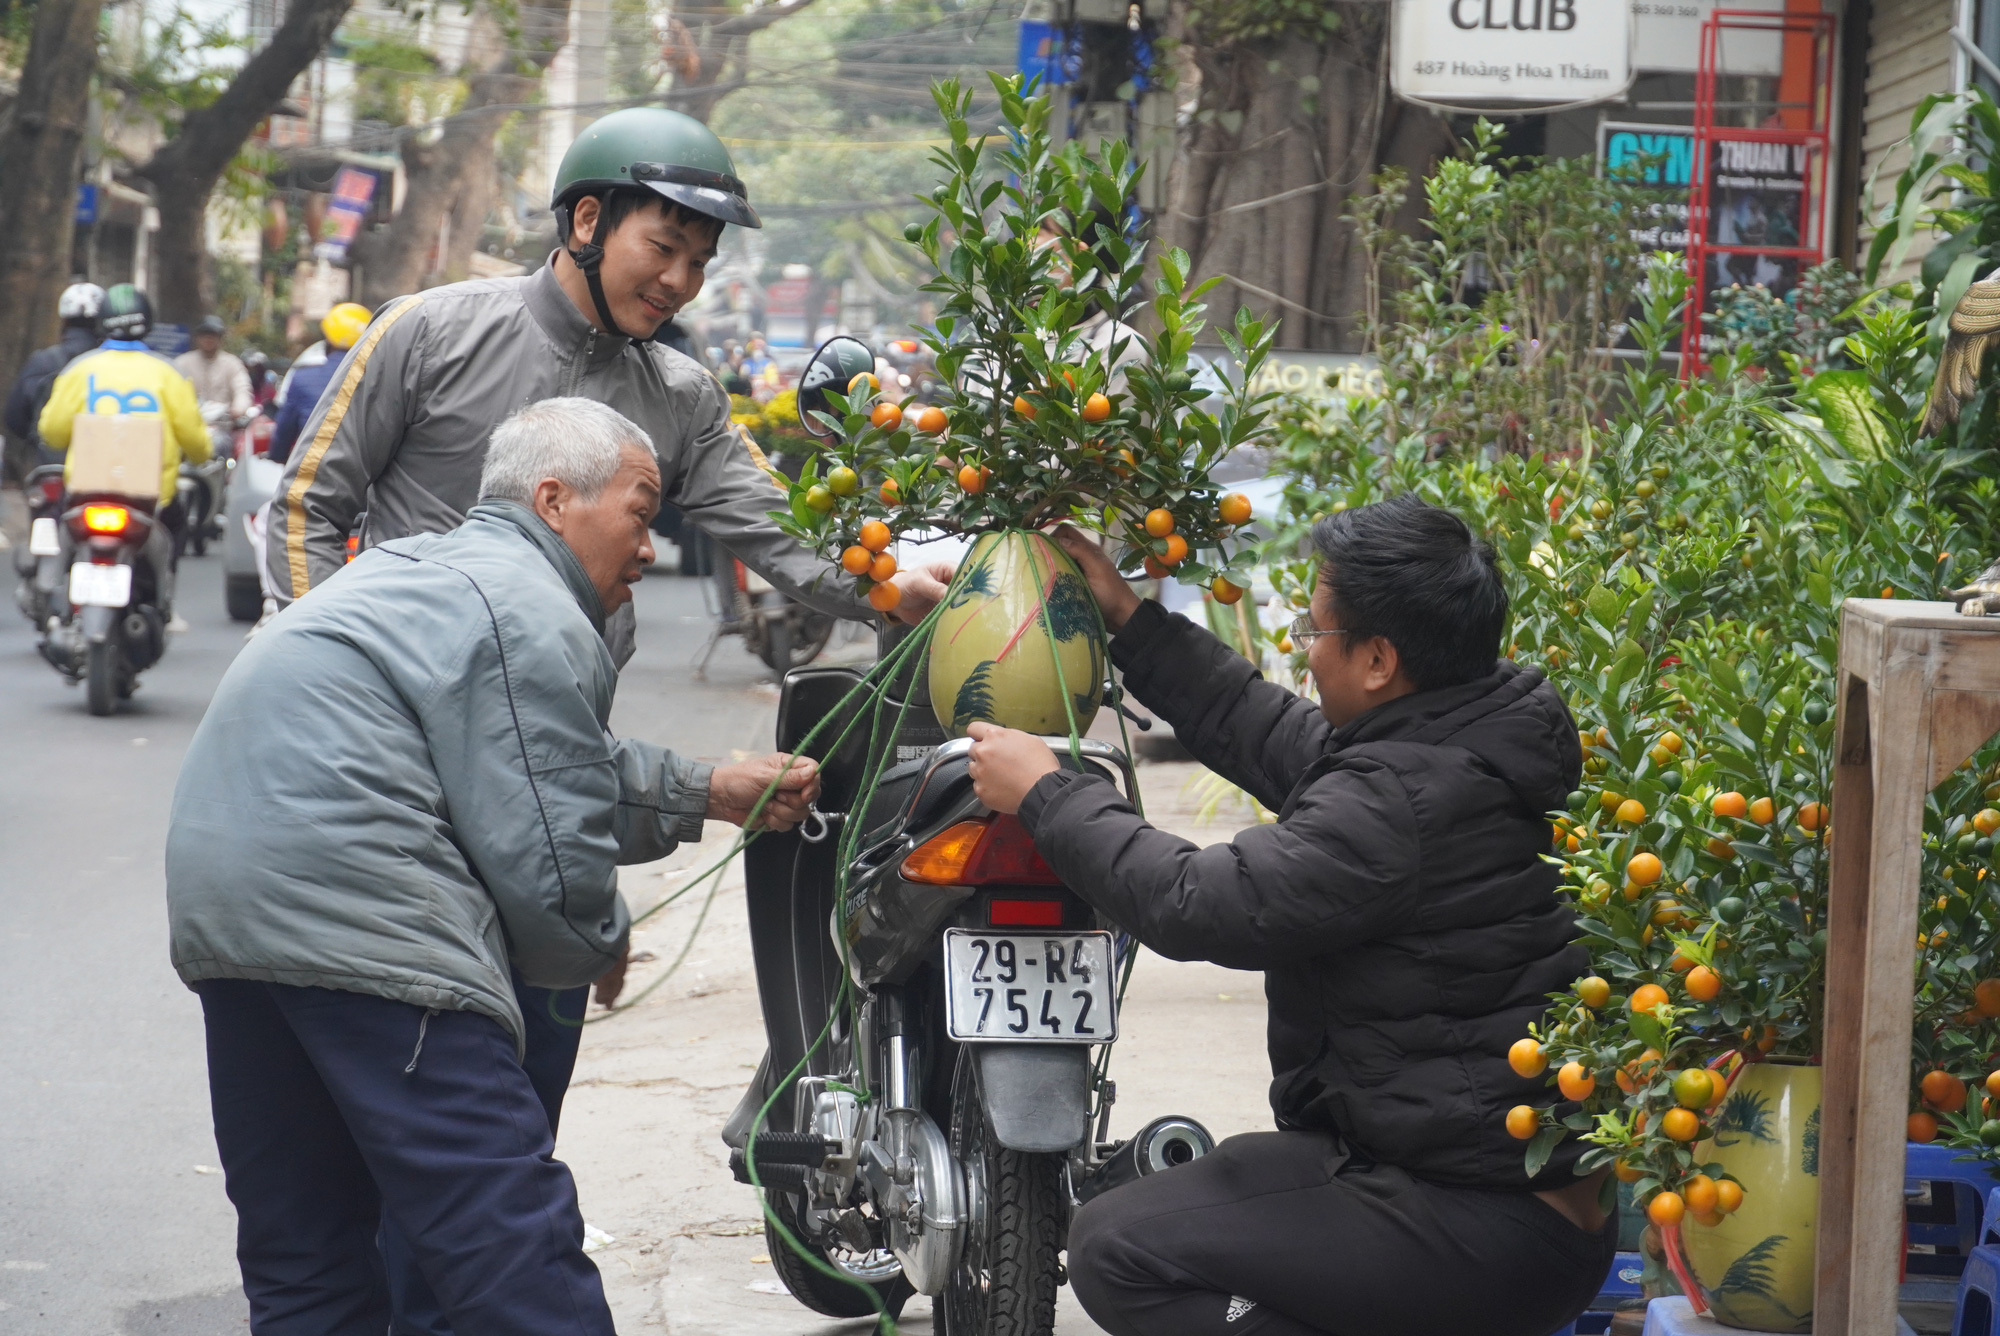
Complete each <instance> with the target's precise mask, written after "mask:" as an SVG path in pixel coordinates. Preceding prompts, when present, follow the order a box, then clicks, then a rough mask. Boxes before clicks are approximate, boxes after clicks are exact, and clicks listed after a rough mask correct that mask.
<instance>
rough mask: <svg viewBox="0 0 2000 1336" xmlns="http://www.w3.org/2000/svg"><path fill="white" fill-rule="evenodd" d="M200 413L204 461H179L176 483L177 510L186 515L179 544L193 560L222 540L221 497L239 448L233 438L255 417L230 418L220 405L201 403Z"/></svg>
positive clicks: (238, 444)
mask: <svg viewBox="0 0 2000 1336" xmlns="http://www.w3.org/2000/svg"><path fill="white" fill-rule="evenodd" d="M201 409H202V420H203V421H204V422H206V423H207V424H208V434H209V441H210V448H209V454H208V458H207V459H206V460H204V461H203V462H201V463H199V464H191V463H188V462H187V461H185V460H183V461H182V462H181V468H180V477H179V480H178V482H177V483H176V489H177V494H178V496H179V498H180V503H181V509H182V511H183V512H184V513H185V514H186V515H187V527H186V529H185V530H184V532H183V534H182V538H181V542H182V544H183V545H184V547H185V548H186V550H188V551H190V552H192V553H194V555H195V556H197V557H200V556H206V555H207V554H208V543H209V540H210V539H211V538H220V537H222V509H223V493H224V492H225V491H226V490H227V488H228V485H229V473H230V470H231V469H232V468H234V467H235V465H236V456H237V453H238V450H239V448H240V443H239V441H238V440H237V436H238V434H239V433H240V432H241V431H242V430H243V429H244V428H245V427H246V426H248V425H249V424H250V422H251V421H252V420H253V419H254V418H255V417H256V414H255V413H252V414H248V415H246V416H244V417H241V418H233V417H230V416H229V410H228V409H227V408H225V407H223V406H222V405H221V404H211V403H204V404H203V405H202V406H201Z"/></svg>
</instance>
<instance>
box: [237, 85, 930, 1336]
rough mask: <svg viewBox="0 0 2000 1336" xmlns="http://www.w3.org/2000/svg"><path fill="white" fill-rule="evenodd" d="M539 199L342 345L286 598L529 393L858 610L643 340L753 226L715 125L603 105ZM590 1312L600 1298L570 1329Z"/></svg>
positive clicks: (915, 583)
mask: <svg viewBox="0 0 2000 1336" xmlns="http://www.w3.org/2000/svg"><path fill="white" fill-rule="evenodd" d="M551 203H552V207H553V208H554V210H555V215H556V227H557V236H558V238H559V240H560V243H561V244H560V247H559V249H557V250H556V251H555V252H554V253H553V254H552V255H551V256H550V257H549V261H548V263H546V264H544V265H543V266H542V267H541V268H540V269H539V270H538V271H537V272H536V273H534V274H531V275H528V276H526V277H521V278H501V279H485V280H478V281H474V282H469V283H455V284H452V285H450V286H447V287H441V288H433V289H431V290H429V291H427V292H421V293H416V294H413V295H411V296H407V297H400V298H397V299H396V300H394V301H392V302H389V303H388V304H386V305H385V306H383V307H382V308H381V310H380V311H379V312H378V313H377V314H376V316H375V319H374V321H373V323H372V324H370V325H369V327H368V329H367V332H366V333H364V334H363V335H362V336H361V337H360V338H359V339H358V340H356V342H355V344H354V346H353V347H352V348H351V349H349V350H348V352H347V353H346V355H345V357H344V359H343V361H342V364H341V366H340V368H339V370H338V371H337V372H336V373H335V374H334V376H333V378H332V380H331V381H329V382H328V384H327V387H326V389H325V391H324V392H323V393H322V395H321V397H320V401H319V405H318V407H316V408H315V409H314V410H313V411H312V414H311V416H310V417H309V418H308V419H307V421H306V425H305V428H304V430H303V431H302V432H301V433H300V435H299V440H298V444H297V445H296V446H294V447H293V450H292V454H291V457H290V459H289V460H287V461H286V466H285V474H284V477H283V481H282V483H281V484H280V487H279V490H278V494H277V497H276V498H275V500H274V502H273V504H272V506H271V512H270V520H269V526H268V529H267V539H266V553H267V556H266V560H267V561H268V562H269V567H270V575H271V584H272V585H273V587H275V589H276V590H277V591H278V593H279V594H280V596H281V597H280V602H281V603H289V602H291V601H292V600H294V599H298V598H303V597H304V596H305V595H306V594H307V593H308V592H309V591H310V590H311V589H312V588H313V587H314V586H316V585H318V584H320V583H322V582H324V581H326V580H328V579H330V578H332V577H333V576H335V575H336V574H338V573H339V572H340V571H341V569H342V568H343V567H344V566H345V564H346V562H347V559H348V550H347V539H348V535H349V534H350V533H351V532H352V531H353V530H354V528H355V526H356V525H357V524H360V526H361V533H360V545H361V546H362V547H372V546H374V545H375V544H377V543H381V542H385V541H387V540H390V539H394V538H402V537H405V536H408V535H411V534H418V533H445V532H449V531H450V530H452V529H455V528H457V527H458V526H459V524H461V523H462V522H463V521H464V519H465V517H466V512H467V511H469V510H471V509H472V507H473V505H474V503H475V502H476V501H477V500H478V492H479V477H480V470H481V466H482V464H483V463H484V460H485V457H486V451H487V444H488V441H489V438H490V437H491V436H492V433H493V429H494V428H495V427H497V426H498V425H499V424H500V423H501V422H503V421H504V420H506V419H507V418H508V417H509V416H511V415H512V414H514V413H515V412H517V411H518V410H519V409H521V408H523V407H525V406H526V405H528V404H531V403H537V402H540V401H542V400H544V399H553V398H558V397H580V398H586V399H594V400H596V401H598V402H599V403H603V404H606V405H608V406H609V407H611V408H614V409H616V410H617V411H618V412H619V413H621V414H623V415H624V416H625V417H626V418H628V419H630V420H631V421H632V422H634V423H637V424H638V425H639V426H640V427H641V428H643V429H644V431H645V432H646V434H647V435H648V436H650V437H651V438H652V441H653V444H654V447H655V449H656V452H657V456H658V463H659V472H660V490H661V496H662V499H663V500H665V501H669V502H672V503H673V504H674V505H676V506H678V507H679V508H680V509H681V510H682V511H683V512H684V513H685V514H686V515H687V517H688V518H689V519H690V520H692V521H693V522H694V523H695V524H696V525H698V526H700V527H701V528H702V529H703V530H705V531H706V532H707V533H708V534H709V535H710V536H712V537H713V538H715V539H716V540H718V541H719V542H720V543H721V544H722V545H723V546H724V547H725V548H727V549H729V550H730V551H731V552H733V553H734V554H735V555H736V556H737V557H739V558H741V559H742V561H743V562H744V563H745V564H746V565H748V566H750V567H752V568H753V569H755V570H757V571H758V572H759V573H760V574H762V575H763V576H764V577H765V578H766V579H768V580H770V582H771V583H772V584H773V585H774V586H776V587H777V588H779V589H781V590H783V591H784V592H785V593H787V594H789V595H790V596H792V597H793V598H796V599H799V600H800V601H802V602H805V603H807V604H809V605H810V606H812V607H815V608H817V609H819V610H821V611H823V612H827V613H831V614H833V615H835V616H841V617H849V618H855V619H866V618H872V617H873V616H874V613H873V612H872V611H871V610H870V609H869V608H868V607H867V605H866V604H865V603H864V602H862V601H861V600H860V599H859V598H857V597H856V596H855V594H854V593H853V592H852V591H853V582H852V581H851V580H849V579H846V578H844V577H842V576H841V575H840V573H839V572H838V571H837V570H836V569H835V568H833V567H830V566H828V565H826V564H824V563H822V562H821V561H820V560H819V559H818V558H817V557H815V556H814V555H813V554H811V553H810V552H808V551H807V550H806V549H805V548H803V547H801V546H800V545H799V544H798V543H797V542H795V541H794V540H792V539H790V538H788V537H786V536H785V535H784V534H783V533H782V532H781V531H780V530H779V529H778V528H777V526H776V525H775V524H773V523H772V521H771V519H770V516H769V512H770V511H771V510H773V509H776V508H778V507H780V506H782V504H783V498H784V492H783V491H782V490H780V489H779V487H778V486H777V485H776V484H775V483H774V482H773V480H772V478H771V476H770V475H769V473H768V472H767V471H766V469H765V466H764V460H763V458H762V456H761V455H760V454H759V452H758V451H757V447H756V445H755V444H754V443H753V442H752V441H750V439H749V438H748V437H747V436H745V435H743V434H742V433H739V432H737V431H736V430H735V429H734V428H733V426H732V425H731V423H730V421H729V397H728V395H727V394H726V393H725V392H724V391H723V389H722V387H721V385H719V384H718V383H717V382H716V380H715V378H714V377H713V376H711V375H709V374H708V372H707V371H706V370H705V369H704V368H703V367H702V366H701V365H700V364H699V363H697V362H695V361H693V360H691V359H689V358H687V357H685V356H683V355H682V354H680V353H677V352H674V351H672V350H670V349H668V348H666V347H664V346H661V345H659V344H656V343H654V342H652V341H651V340H652V337H653V335H654V333H655V332H656V331H657V330H659V329H660V328H661V326H663V325H665V324H666V323H667V322H668V321H670V320H671V319H672V318H673V317H674V315H675V314H676V313H677V312H678V311H679V310H680V309H681V308H682V307H683V306H684V305H686V304H687V303H688V302H690V301H692V300H693V299H694V297H695V296H696V294H698V293H699V292H700V291H701V287H702V280H703V273H704V269H705V267H706V265H707V264H708V262H709V260H710V259H711V258H712V257H713V256H714V254H715V249H716V244H717V242H718V241H719V239H720V238H721V235H722V229H723V228H724V227H725V226H726V225H728V224H731V223H734V224H736V225H738V226H742V227H758V226H760V225H761V224H760V222H759V220H758V217H757V213H756V211H755V210H754V209H752V208H751V207H750V201H749V193H748V191H747V190H746V189H745V187H744V185H743V183H742V182H741V181H740V180H738V179H737V177H736V174H735V167H734V164H732V163H731V161H730V158H729V152H728V150H727V149H725V148H724V147H723V145H722V142H721V141H720V140H718V139H717V138H716V137H715V135H714V134H713V133H711V132H710V131H709V129H708V127H707V126H705V125H703V124H701V123H700V122H699V121H696V120H694V119H693V118H692V117H689V116H685V115H682V114H681V113H679V112H674V111H666V110H662V109H660V108H655V107H634V108H630V109H627V110H624V111H617V112H613V113H612V114H610V115H608V116H605V117H603V118H602V119H600V120H598V121H597V122H596V123H594V124H593V125H591V126H590V127H589V128H588V129H587V130H585V131H584V133H583V134H582V136H581V137H579V138H578V139H577V141H576V142H575V143H574V144H572V145H571V146H570V149H569V152H568V153H566V154H565V155H564V157H563V161H562V165H561V167H560V169H559V170H558V171H557V174H556V181H555V187H554V198H553V200H552V201H551ZM364 515H365V517H366V518H365V521H364V520H363V516H364ZM937 575H938V572H935V571H932V572H924V571H910V572H907V573H906V575H905V576H904V577H903V578H901V579H899V581H898V583H899V584H900V585H901V586H902V589H903V599H902V602H901V604H900V605H899V607H898V608H897V610H896V615H897V616H898V617H899V618H902V619H905V620H917V619H919V618H921V617H922V615H923V614H924V613H925V612H927V611H928V610H929V609H930V607H931V606H932V605H933V604H935V603H936V601H937V599H938V598H939V597H940V596H941V595H942V594H943V592H944V585H943V583H942V582H941V581H940V580H938V578H937ZM632 627H633V623H632V620H631V615H630V606H629V605H627V607H626V608H624V609H621V610H620V614H618V615H614V616H613V617H612V618H611V619H610V622H609V624H608V625H607V627H606V629H605V639H606V641H607V642H609V645H610V648H611V651H612V654H613V657H614V659H615V660H616V662H617V663H618V664H620V665H621V666H622V665H623V663H624V662H625V660H626V659H627V658H629V657H630V655H631V652H632V644H633V639H632V637H633V629H632ZM299 705H300V708H301V709H311V708H312V702H311V701H301V702H300V703H299ZM698 782H699V783H700V784H703V785H705V784H706V783H707V780H706V779H705V778H703V779H701V780H699V781H698ZM712 796H713V795H709V794H705V793H701V792H693V791H689V792H684V793H683V792H674V793H666V794H655V795H650V796H649V797H648V799H647V801H649V802H656V803H659V804H662V805H663V810H673V811H684V812H700V811H703V810H704V809H705V808H706V807H708V806H709V805H710V800H711V798H712ZM622 978H623V968H622V966H621V967H619V968H618V969H616V970H614V971H613V972H612V973H611V974H609V975H607V976H606V977H605V978H604V979H603V980H600V981H599V984H598V999H599V1001H600V1002H605V1003H608V1002H609V1001H610V1000H611V999H612V998H615V997H616V995H617V991H618V988H619V986H620V984H621V983H622ZM514 984H515V992H516V994H517V998H518V1000H519V1002H520V1007H521V1012H522V1015H523V1016H524V1017H525V1018H526V1024H527V1033H526V1037H525V1040H524V1043H523V1050H522V1055H521V1063H522V1066H523V1067H524V1068H525V1069H526V1072H527V1074H528V1077H529V1079H530V1081H532V1082H533V1084H534V1087H535V1090H536V1093H537V1094H538V1095H539V1096H540V1097H541V1100H542V1104H543V1107H544V1110H545V1112H546V1113H547V1115H548V1120H549V1126H550V1130H551V1131H553V1130H554V1127H555V1123H556V1120H557V1115H558V1113H559V1112H560V1109H561V1105H562V1097H563V1094H564V1091H565V1089H566V1088H567V1086H568V1084H569V1077H570V1071H571V1069H572V1067H573V1065H574V1063H575V1059H576V1049H577V1038H578V1034H579V1030H578V1028H577V1026H578V1023H579V1022H580V1020H581V1018H582V1015H583V1011H584V1006H585V1001H586V999H585V997H584V992H585V990H584V989H581V988H577V989H569V990H563V991H554V990H549V989H542V988H536V987H532V986H530V985H529V984H528V983H527V982H526V981H525V980H523V979H521V978H520V977H519V976H518V975H517V976H516V978H515V980H514ZM382 1241H383V1252H384V1260H385V1262H386V1263H387V1266H388V1279H389V1288H390V1291H391V1296H392V1302H393V1306H394V1309H395V1317H394V1321H393V1322H392V1324H391V1328H390V1330H391V1332H392V1333H393V1334H394V1336H432V1334H433V1333H444V1332H449V1331H450V1330H451V1328H450V1326H449V1324H448V1321H447V1318H446V1315H445V1314H444V1313H443V1312H442V1310H441V1309H440V1307H439V1305H438V1304H437V1303H436V1301H435V1300H434V1299H433V1297H432V1295H431V1292H430V1286H429V1285H428V1284H427V1282H426V1281H425V1278H424V1276H423V1275H422V1273H421V1271H420V1270H419V1269H418V1267H417V1266H416V1264H415V1262H414V1260H413V1255H412V1252H411V1250H410V1248H409V1246H408V1244H407V1242H406V1241H404V1240H403V1239H401V1238H400V1237H399V1236H398V1235H397V1234H396V1232H395V1230H394V1229H393V1227H392V1226H390V1225H389V1223H388V1222H387V1221H385V1222H384V1228H383V1240H382ZM602 1302H603V1301H602V1299H601V1297H600V1298H597V1299H596V1300H594V1303H595V1304H596V1305H597V1306H599V1307H601V1305H602ZM599 1329H600V1326H599V1325H598V1318H597V1317H596V1316H595V1315H589V1320H587V1321H583V1322H581V1324H580V1325H579V1326H577V1327H576V1328H575V1330H577V1331H579V1332H582V1331H592V1332H595V1331H598V1330H599ZM602 1330H605V1331H608V1330H609V1315H608V1313H606V1314H603V1323H602Z"/></svg>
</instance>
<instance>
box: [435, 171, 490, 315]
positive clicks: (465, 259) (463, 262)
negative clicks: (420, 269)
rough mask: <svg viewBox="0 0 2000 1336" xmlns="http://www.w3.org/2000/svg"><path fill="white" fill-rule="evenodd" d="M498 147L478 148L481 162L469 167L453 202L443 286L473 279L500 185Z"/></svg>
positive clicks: (441, 259)
mask: <svg viewBox="0 0 2000 1336" xmlns="http://www.w3.org/2000/svg"><path fill="white" fill-rule="evenodd" d="M497 149H498V145H497V144H496V143H495V142H494V140H493V138H488V139H486V140H484V141H483V142H482V143H481V144H480V145H478V146H477V150H476V153H477V158H476V159H475V160H473V161H469V162H467V163H466V165H465V171H464V174H463V179H462V181H461V184H460V185H459V188H458V195H457V197H456V198H455V199H453V200H452V204H451V218H450V224H449V226H448V227H447V228H446V229H445V237H446V244H445V248H444V254H443V255H442V256H440V257H439V261H438V271H439V272H438V277H439V281H440V282H444V283H457V282H459V281H461V280H463V279H467V278H470V277H472V253H473V252H474V251H476V250H478V249H479V237H480V234H481V233H483V232H484V231H485V230H486V216H487V215H488V214H489V213H491V212H492V211H493V200H494V197H495V195H496V194H497V186H498V184H499V182H498V179H497V177H496V176H495V173H496V171H497V170H498V159H499V153H498V152H497Z"/></svg>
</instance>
